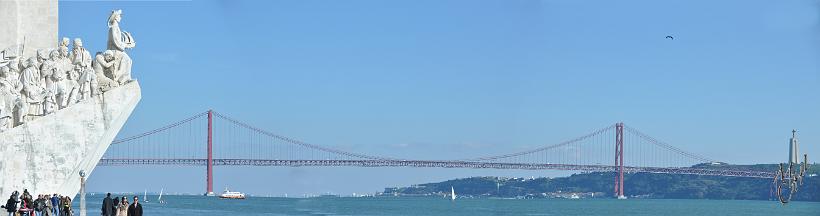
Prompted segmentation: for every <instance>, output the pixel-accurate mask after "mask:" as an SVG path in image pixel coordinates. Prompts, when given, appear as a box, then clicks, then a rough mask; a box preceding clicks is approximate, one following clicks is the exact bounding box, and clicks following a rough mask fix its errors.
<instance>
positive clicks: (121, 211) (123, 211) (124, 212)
mask: <svg viewBox="0 0 820 216" xmlns="http://www.w3.org/2000/svg"><path fill="white" fill-rule="evenodd" d="M117 215H119V216H128V197H122V199H121V200H120V203H119V204H117Z"/></svg>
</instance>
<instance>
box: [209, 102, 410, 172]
mask: <svg viewBox="0 0 820 216" xmlns="http://www.w3.org/2000/svg"><path fill="white" fill-rule="evenodd" d="M213 114H214V115H215V116H216V117H218V118H221V119H222V120H225V121H228V122H231V123H233V124H236V125H237V126H240V127H243V128H245V129H249V130H252V131H255V132H257V133H260V134H264V135H266V136H270V137H273V138H276V139H279V140H282V141H285V142H288V143H291V144H296V145H299V146H303V147H307V148H311V149H316V150H320V151H324V152H331V153H335V154H340V155H344V156H348V157H354V158H363V159H369V160H385V161H402V159H398V158H390V157H379V156H372V155H365V154H358V153H352V152H347V151H342V150H337V149H331V148H326V147H322V146H319V145H314V144H310V143H307V142H303V141H300V140H296V139H293V138H290V137H286V136H282V135H278V134H275V133H271V132H268V131H265V130H262V129H260V128H257V127H254V126H251V125H249V124H246V123H244V122H241V121H239V120H236V119H233V118H230V117H228V116H225V115H223V114H221V113H218V112H213Z"/></svg>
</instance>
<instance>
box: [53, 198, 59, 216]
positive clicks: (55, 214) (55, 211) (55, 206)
mask: <svg viewBox="0 0 820 216" xmlns="http://www.w3.org/2000/svg"><path fill="white" fill-rule="evenodd" d="M51 207H52V209H51V215H52V216H59V215H60V197H59V196H57V194H54V195H53V196H51Z"/></svg>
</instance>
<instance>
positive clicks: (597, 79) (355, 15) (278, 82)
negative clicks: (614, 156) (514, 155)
mask: <svg viewBox="0 0 820 216" xmlns="http://www.w3.org/2000/svg"><path fill="white" fill-rule="evenodd" d="M112 9H123V12H124V15H123V21H122V23H121V28H122V29H123V30H125V31H129V32H132V34H133V36H134V37H135V39H136V41H137V47H136V48H135V49H133V50H131V51H130V55H131V57H132V59H133V61H134V66H133V75H134V77H136V78H138V79H139V80H140V84H141V85H142V89H143V92H142V94H143V99H142V101H141V103H140V105H139V106H138V107H137V108H136V110H135V111H134V113H133V115H132V116H131V119H130V120H129V121H128V123H126V125H125V128H124V129H123V130H122V132H121V133H120V136H121V137H122V136H129V135H133V134H137V133H140V132H143V131H147V130H150V129H154V128H157V127H160V126H163V125H165V124H167V123H169V122H173V121H177V120H179V119H181V118H184V117H187V116H190V115H192V114H195V113H199V112H202V111H204V110H207V109H209V108H212V109H214V110H217V111H219V112H221V113H225V114H228V115H230V116H233V117H234V118H237V119H240V120H244V121H246V122H249V123H251V124H253V125H256V126H259V127H260V128H265V129H267V130H270V131H275V132H277V133H279V134H284V135H287V136H290V137H295V138H298V139H301V140H304V141H308V142H311V143H316V144H321V145H326V146H331V147H335V148H340V149H343V150H350V151H355V152H361V153H365V154H373V155H384V156H392V157H401V158H423V159H456V158H469V157H476V156H484V155H493V154H499V153H507V152H514V151H520V150H523V149H530V148H534V147H537V146H540V145H543V144H551V143H556V142H559V141H562V140H565V139H567V138H571V137H575V136H578V135H581V134H584V133H587V132H589V131H591V130H593V129H597V128H601V127H604V126H607V125H610V124H612V123H614V122H618V121H623V122H625V123H626V124H627V125H629V126H631V127H634V128H638V129H641V130H642V131H644V132H646V133H648V134H651V135H652V136H654V137H656V138H660V139H662V140H663V141H666V142H668V143H670V144H672V145H674V146H677V147H679V148H682V149H685V150H687V151H690V152H695V153H698V154H701V155H705V156H707V157H710V158H715V159H717V160H720V161H726V162H730V163H737V164H750V163H776V162H781V161H784V160H785V159H786V158H785V157H786V153H787V150H786V147H787V146H786V143H787V139H788V137H789V136H790V130H791V129H792V128H797V129H799V130H800V131H801V133H800V137H801V143H802V146H801V150H802V151H803V152H805V153H808V154H809V155H820V147H818V144H820V124H818V123H820V64H818V59H820V2H818V1H814V0H812V1H809V0H792V1H769V0H736V1H735V0H726V1H691V0H686V1H683V0H680V1H666V0H663V1H659V0H646V1H634V0H626V1H597V0H595V1H592V0H590V1H535V0H490V1H488V0H413V1H382V0H344V1H327V0H298V1H296V0H293V1H284V0H277V1H61V2H60V36H68V37H72V38H73V37H82V38H84V39H85V40H84V42H85V43H84V44H85V45H86V47H88V48H89V50H91V51H99V50H102V49H104V47H105V42H106V32H107V27H106V19H107V17H108V15H109V13H110V11H111V10H112ZM667 35H672V36H674V37H675V39H674V40H669V39H666V38H665V36H667ZM204 172H205V171H204V168H202V167H183V168H169V167H113V168H112V167H100V168H97V169H96V170H95V171H94V173H93V175H92V176H91V178H90V180H89V187H90V190H91V191H142V190H143V189H148V190H149V191H159V189H160V188H163V187H164V188H166V191H172V192H190V193H201V192H202V191H203V190H204ZM565 174H566V173H562V172H550V171H547V172H542V171H539V172H534V171H498V170H468V169H432V168H430V169H427V168H289V167H248V168H226V167H217V168H216V177H215V180H216V181H215V185H214V186H215V187H216V188H217V189H218V190H219V189H221V188H223V187H225V186H230V187H231V188H235V189H237V190H240V191H244V192H247V193H254V194H272V195H281V194H284V193H289V194H291V195H298V194H303V193H325V192H333V193H343V194H348V193H352V192H358V193H364V192H369V193H372V192H376V191H381V190H382V188H383V187H388V186H406V185H410V184H415V183H425V182H432V181H440V180H445V179H450V178H458V177H469V176H489V175H500V176H518V177H521V176H527V177H529V176H556V175H565Z"/></svg>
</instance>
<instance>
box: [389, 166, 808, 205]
mask: <svg viewBox="0 0 820 216" xmlns="http://www.w3.org/2000/svg"><path fill="white" fill-rule="evenodd" d="M694 167H697V168H709V169H742V170H759V171H772V170H775V169H776V167H777V165H773V164H762V165H742V166H741V165H697V166H694ZM818 168H820V167H817V166H810V170H809V172H808V173H807V174H806V175H811V174H816V173H818V170H820V169H818ZM614 181H615V173H612V172H594V173H583V174H574V175H572V176H568V177H560V178H534V179H530V178H498V177H472V178H464V179H455V180H449V181H444V182H439V183H427V184H421V185H414V186H411V187H399V188H386V189H385V191H384V193H385V194H394V195H428V196H430V195H442V194H448V193H450V187H454V188H456V191H457V193H458V194H459V195H461V196H476V197H531V198H538V197H557V196H558V195H556V194H559V195H560V194H567V193H587V194H591V193H594V194H595V196H594V197H606V198H609V197H613V191H614V190H613V183H614ZM772 190H773V187H772V179H762V178H743V177H719V176H698V175H678V174H654V173H627V174H625V175H624V191H625V192H626V195H627V196H629V197H633V198H634V197H637V198H655V199H743V200H771V199H776V197H775V196H773V195H772ZM794 200H801V201H820V177H806V178H805V182H804V184H803V185H802V186H801V187H800V190H799V191H798V193H797V194H795V198H794Z"/></svg>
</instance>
